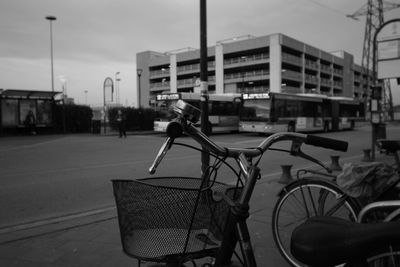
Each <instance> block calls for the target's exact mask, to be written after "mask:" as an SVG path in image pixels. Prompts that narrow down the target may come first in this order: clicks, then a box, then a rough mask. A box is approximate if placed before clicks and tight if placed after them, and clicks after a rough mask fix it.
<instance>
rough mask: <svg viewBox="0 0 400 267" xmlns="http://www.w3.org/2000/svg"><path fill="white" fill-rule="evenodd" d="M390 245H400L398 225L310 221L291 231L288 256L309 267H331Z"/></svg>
mask: <svg viewBox="0 0 400 267" xmlns="http://www.w3.org/2000/svg"><path fill="white" fill-rule="evenodd" d="M394 242H400V222H386V223H376V224H359V223H356V222H350V221H347V220H344V219H340V218H335V217H313V218H310V219H309V220H307V221H306V222H305V223H303V224H301V225H300V226H298V227H297V228H296V229H295V230H294V231H293V234H292V240H291V252H292V254H293V256H294V257H295V258H296V259H297V260H299V261H301V262H303V263H305V264H308V265H311V266H334V265H339V264H343V263H346V262H351V261H354V260H357V259H362V258H365V257H366V256H367V255H370V254H371V253H372V252H374V251H376V250H377V249H379V248H382V247H386V246H389V245H390V244H392V243H394Z"/></svg>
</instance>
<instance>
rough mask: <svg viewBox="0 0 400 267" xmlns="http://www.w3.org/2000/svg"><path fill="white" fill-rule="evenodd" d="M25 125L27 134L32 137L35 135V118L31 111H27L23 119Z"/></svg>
mask: <svg viewBox="0 0 400 267" xmlns="http://www.w3.org/2000/svg"><path fill="white" fill-rule="evenodd" d="M25 123H26V125H27V126H28V129H29V133H30V134H32V135H35V134H36V118H35V115H34V114H33V111H32V110H29V112H28V114H27V115H26V117H25Z"/></svg>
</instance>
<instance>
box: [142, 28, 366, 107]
mask: <svg viewBox="0 0 400 267" xmlns="http://www.w3.org/2000/svg"><path fill="white" fill-rule="evenodd" d="M207 55H208V91H209V93H258V92H286V93H316V94H325V95H330V96H345V97H355V98H362V97H363V96H364V92H365V90H366V88H365V86H364V84H366V83H365V82H363V81H365V80H366V79H370V77H366V76H365V75H364V72H363V71H362V68H361V66H360V65H357V64H355V63H354V57H353V55H351V54H349V53H347V52H344V51H339V52H333V53H329V52H325V51H323V50H320V49H318V48H315V47H313V46H311V45H308V44H305V43H302V42H300V41H298V40H295V39H293V38H291V37H288V36H286V35H283V34H272V35H267V36H262V37H247V38H245V39H238V40H235V38H232V39H230V40H226V41H220V42H217V44H216V45H215V46H212V47H209V48H208V51H207ZM136 64H137V68H138V69H141V70H142V72H141V75H140V76H139V77H138V78H139V79H140V81H139V84H140V90H141V92H140V93H139V94H138V96H140V104H141V105H142V106H148V105H151V103H152V101H153V99H154V98H155V95H157V94H160V93H164V92H170V93H176V92H191V91H193V90H194V88H195V87H196V81H198V78H199V77H200V51H199V50H195V49H187V50H186V51H180V52H178V51H177V52H175V53H172V52H171V53H159V52H153V51H145V52H140V53H138V54H137V55H136Z"/></svg>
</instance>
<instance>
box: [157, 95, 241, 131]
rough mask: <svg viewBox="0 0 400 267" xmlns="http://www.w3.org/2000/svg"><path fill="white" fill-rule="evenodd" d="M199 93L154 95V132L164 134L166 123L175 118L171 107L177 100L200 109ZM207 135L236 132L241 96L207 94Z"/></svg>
mask: <svg viewBox="0 0 400 267" xmlns="http://www.w3.org/2000/svg"><path fill="white" fill-rule="evenodd" d="M200 95H201V94H200V93H184V92H182V93H168V94H159V95H156V104H155V110H156V112H157V113H158V117H157V118H156V119H155V120H154V131H156V132H165V131H166V128H167V125H168V123H169V122H170V121H171V120H172V119H173V118H174V117H175V114H174V112H173V111H172V106H173V105H174V104H175V103H176V102H177V101H178V100H179V99H182V100H183V101H185V102H187V103H189V104H191V105H193V106H195V107H197V108H199V109H200ZM208 96H209V99H208V113H209V114H208V121H209V125H208V126H209V133H210V134H211V133H222V132H238V128H239V111H240V106H241V103H242V100H241V98H242V95H241V94H209V95H208ZM199 123H200V122H199Z"/></svg>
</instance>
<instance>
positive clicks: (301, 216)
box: [272, 177, 361, 267]
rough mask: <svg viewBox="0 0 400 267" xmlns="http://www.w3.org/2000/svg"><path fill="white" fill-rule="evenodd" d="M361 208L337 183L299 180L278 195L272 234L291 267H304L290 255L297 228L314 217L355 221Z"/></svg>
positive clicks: (317, 179)
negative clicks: (294, 232)
mask: <svg viewBox="0 0 400 267" xmlns="http://www.w3.org/2000/svg"><path fill="white" fill-rule="evenodd" d="M360 209H361V208H360V205H359V203H358V201H357V200H356V199H354V198H351V197H349V196H348V195H346V194H345V193H344V192H343V191H342V190H341V189H340V188H339V187H338V186H337V185H336V184H335V183H333V182H331V181H328V180H326V179H324V178H321V177H310V178H305V179H301V180H297V181H295V182H293V183H291V184H289V185H287V186H286V187H285V188H283V190H282V191H281V192H280V194H279V198H278V200H277V202H276V204H275V207H274V211H273V214H272V233H273V237H274V241H275V244H276V246H277V248H278V250H279V252H280V254H281V255H282V256H283V257H284V258H285V260H286V261H287V262H288V263H289V264H290V265H291V266H296V267H300V266H305V265H303V264H301V263H299V262H298V261H297V260H296V259H295V258H294V257H293V256H292V254H291V253H290V238H291V234H292V232H293V230H294V228H295V227H296V226H298V225H299V224H301V223H303V222H304V221H306V220H307V219H308V218H310V217H313V216H317V215H318V216H336V217H341V218H346V219H349V220H353V221H356V218H357V214H358V213H359V211H360Z"/></svg>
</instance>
